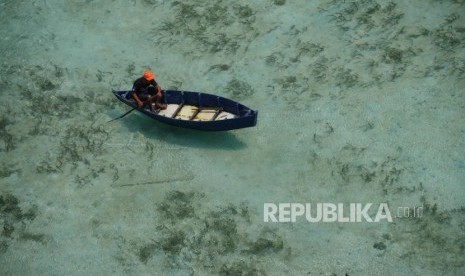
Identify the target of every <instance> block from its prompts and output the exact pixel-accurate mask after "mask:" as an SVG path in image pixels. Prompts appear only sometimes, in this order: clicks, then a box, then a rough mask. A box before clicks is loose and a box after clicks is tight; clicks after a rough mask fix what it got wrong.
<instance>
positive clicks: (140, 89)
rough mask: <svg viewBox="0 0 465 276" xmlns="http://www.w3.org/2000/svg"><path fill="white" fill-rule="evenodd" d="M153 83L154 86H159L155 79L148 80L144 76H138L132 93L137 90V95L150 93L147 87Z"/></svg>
mask: <svg viewBox="0 0 465 276" xmlns="http://www.w3.org/2000/svg"><path fill="white" fill-rule="evenodd" d="M151 85H152V86H153V87H157V85H158V83H157V82H156V81H155V80H154V79H153V80H151V81H148V80H146V79H145V78H144V77H141V78H138V79H137V80H136V81H135V82H134V84H133V86H132V93H134V92H135V93H137V95H139V93H148V91H147V88H149V86H151ZM132 93H131V95H132Z"/></svg>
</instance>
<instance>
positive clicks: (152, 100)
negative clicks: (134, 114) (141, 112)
mask: <svg viewBox="0 0 465 276" xmlns="http://www.w3.org/2000/svg"><path fill="white" fill-rule="evenodd" d="M131 97H132V98H133V99H134V101H136V104H137V107H139V108H140V107H142V106H144V103H145V104H148V105H149V107H150V109H151V110H152V111H155V110H157V109H158V110H159V109H165V108H166V105H165V104H163V103H161V98H162V97H163V93H162V91H161V88H160V85H158V83H157V82H156V81H155V75H154V74H153V73H152V72H151V71H149V70H146V71H144V75H143V76H142V77H140V78H138V79H137V80H136V81H134V84H133V86H132V90H131ZM154 105H155V106H154Z"/></svg>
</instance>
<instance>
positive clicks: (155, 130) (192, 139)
mask: <svg viewBox="0 0 465 276" xmlns="http://www.w3.org/2000/svg"><path fill="white" fill-rule="evenodd" d="M118 123H119V124H121V125H122V126H124V127H126V128H127V129H128V130H129V132H130V133H128V139H129V136H130V135H132V134H134V133H141V134H142V135H144V136H145V137H146V138H147V139H150V140H154V141H155V140H159V141H163V142H166V143H168V144H173V145H178V146H184V147H195V148H205V149H223V150H240V149H243V148H245V147H246V146H247V145H246V144H245V143H244V142H243V141H241V140H240V139H239V138H238V137H237V135H235V134H234V132H235V131H222V132H210V131H200V130H192V129H184V128H179V127H175V126H170V125H165V124H162V123H160V122H154V121H153V120H151V119H150V118H148V117H146V116H143V115H141V114H130V115H129V116H127V117H125V118H122V119H120V120H118ZM237 131H241V132H244V131H247V130H237Z"/></svg>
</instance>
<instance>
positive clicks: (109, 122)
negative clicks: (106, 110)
mask: <svg viewBox="0 0 465 276" xmlns="http://www.w3.org/2000/svg"><path fill="white" fill-rule="evenodd" d="M136 109H137V107H134V108H133V109H131V110H129V111H128V112H126V113H124V114H123V115H121V116H119V117H118V118H114V119H112V120H110V121H108V122H107V123H110V122H113V121H116V120H118V119H121V118H123V117H124V116H126V115H128V114H129V113H131V112H133V111H134V110H136Z"/></svg>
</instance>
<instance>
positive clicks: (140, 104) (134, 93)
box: [131, 90, 143, 107]
mask: <svg viewBox="0 0 465 276" xmlns="http://www.w3.org/2000/svg"><path fill="white" fill-rule="evenodd" d="M131 93H132V98H133V99H134V100H135V101H136V104H137V107H142V105H143V103H142V101H141V100H140V99H139V96H137V93H136V91H134V90H132V92H131Z"/></svg>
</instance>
